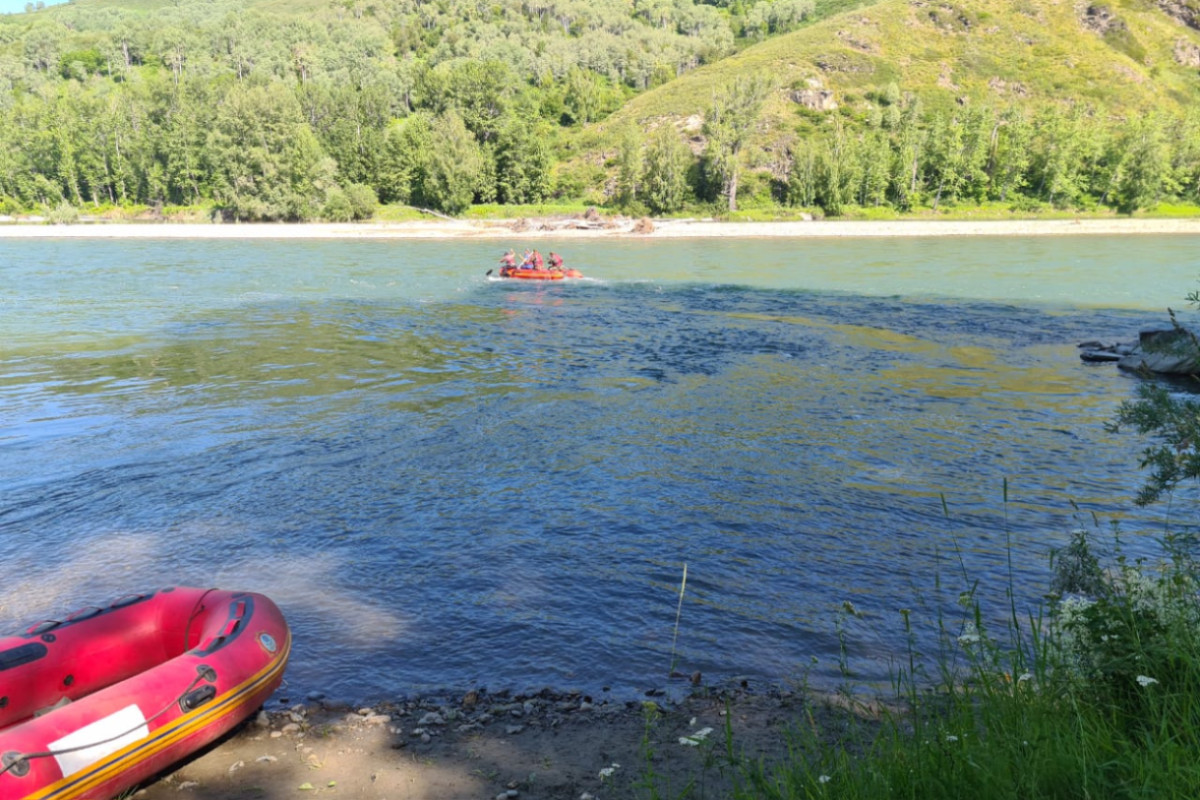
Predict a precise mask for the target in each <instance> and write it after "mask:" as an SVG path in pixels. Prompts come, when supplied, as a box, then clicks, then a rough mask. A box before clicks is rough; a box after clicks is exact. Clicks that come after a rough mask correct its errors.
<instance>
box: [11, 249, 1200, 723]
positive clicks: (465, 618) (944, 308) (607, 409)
mask: <svg viewBox="0 0 1200 800" xmlns="http://www.w3.org/2000/svg"><path fill="white" fill-rule="evenodd" d="M509 244H511V245H512V246H515V247H521V246H523V245H524V244H525V243H523V242H519V241H513V242H511V243H461V242H460V243H443V242H436V243H435V242H411V241H410V242H402V241H397V242H353V241H342V242H294V241H284V240H277V241H240V242H223V241H219V242H212V241H191V242H189V241H128V242H114V241H24V242H22V241H3V242H0V276H2V288H0V531H2V534H3V535H2V536H0V557H2V558H3V562H4V564H5V565H6V567H7V575H8V577H7V579H6V580H5V583H4V586H3V587H0V605H2V606H3V609H2V610H0V617H2V618H3V621H4V623H5V625H6V626H7V627H9V628H15V627H16V626H17V625H18V624H20V623H24V622H31V621H33V620H34V619H37V618H40V617H43V616H55V615H59V614H62V613H63V612H67V611H70V610H71V609H72V608H75V607H79V606H83V605H86V604H89V603H92V602H96V601H99V600H103V599H105V598H106V597H108V596H110V595H112V596H115V595H119V594H123V593H125V592H128V591H135V590H143V589H146V588H150V587H155V586H159V585H169V584H196V585H219V586H222V587H227V588H245V589H253V590H257V591H262V592H264V593H266V594H268V595H270V596H271V597H273V598H274V599H276V600H277V602H279V604H280V605H281V606H282V607H283V609H284V611H285V613H286V614H287V616H288V618H289V620H290V621H291V623H292V625H293V628H294V632H295V639H296V649H295V651H294V656H293V661H292V666H291V667H290V668H289V682H290V684H291V685H292V687H293V690H294V691H296V692H305V691H312V690H321V691H324V692H326V693H327V694H330V695H333V696H340V697H344V698H347V699H370V698H377V697H387V696H395V695H397V694H409V693H413V692H417V691H428V690H432V689H437V688H453V687H463V686H467V685H480V684H482V685H487V686H489V687H491V688H501V687H512V688H525V687H531V686H541V685H554V686H559V687H581V688H587V689H592V690H598V689H600V688H601V687H605V686H607V687H611V690H612V691H613V692H614V693H626V694H629V693H633V692H635V691H640V690H642V689H644V688H647V687H652V686H660V685H663V684H664V683H665V682H666V673H667V671H668V669H669V667H670V665H671V653H672V646H673V638H674V635H675V633H674V625H675V616H676V610H677V608H676V606H677V602H678V597H679V585H680V578H681V575H682V570H683V565H684V564H685V563H686V564H687V575H688V579H687V587H686V591H685V593H684V601H683V604H682V610H681V614H680V623H679V628H678V638H677V641H675V644H674V647H675V649H676V651H677V652H676V659H675V660H676V662H677V663H676V667H677V669H680V670H682V671H686V672H691V671H692V670H697V669H698V670H701V671H702V672H704V673H705V674H706V675H707V676H709V677H710V679H719V678H729V677H732V676H750V677H751V678H752V679H755V680H778V679H785V678H794V677H799V676H803V675H807V676H808V678H809V680H810V681H812V682H815V683H833V682H835V681H836V680H838V675H839V669H838V661H839V657H840V648H839V642H838V627H839V625H841V627H842V629H843V630H844V631H845V633H846V646H847V648H848V656H849V658H850V659H851V662H852V664H851V665H852V667H853V668H854V669H855V671H856V673H857V675H858V677H859V678H861V679H863V680H879V679H881V678H885V677H886V675H887V670H888V659H889V658H890V657H895V656H897V655H900V654H901V653H902V648H903V638H902V636H901V634H900V631H899V615H898V609H900V608H902V607H903V608H914V609H926V610H927V611H928V612H929V613H936V610H937V609H938V608H949V609H950V610H953V602H952V599H953V598H954V597H956V596H957V594H958V592H959V591H961V590H962V589H965V588H966V587H967V586H968V584H969V582H974V581H979V585H980V587H981V588H980V593H981V595H982V596H983V597H984V599H985V600H987V601H989V602H994V603H995V604H998V605H1003V604H1005V603H1006V602H1007V601H1005V600H1004V590H1005V587H1006V586H1007V585H1008V581H1009V569H1010V567H1009V556H1010V554H1011V556H1012V582H1013V586H1014V588H1015V589H1016V594H1017V598H1018V601H1019V603H1020V604H1021V605H1022V606H1023V607H1032V604H1034V603H1036V602H1037V599H1038V598H1039V597H1040V595H1041V594H1042V593H1043V592H1044V591H1045V589H1046V581H1047V562H1046V555H1047V553H1048V551H1049V549H1050V548H1051V547H1053V546H1056V545H1058V544H1061V543H1062V542H1063V541H1064V540H1065V537H1066V535H1067V534H1068V532H1069V531H1070V529H1071V528H1072V527H1073V526H1075V525H1076V524H1077V519H1076V517H1077V516H1079V515H1082V516H1083V517H1084V518H1085V519H1086V521H1087V522H1088V524H1091V517H1090V513H1089V512H1093V511H1094V512H1096V513H1097V514H1098V515H1100V517H1101V518H1102V519H1110V518H1121V519H1125V520H1126V524H1127V525H1129V526H1130V527H1131V528H1132V529H1134V530H1150V531H1153V530H1154V529H1155V526H1156V525H1159V524H1160V523H1159V522H1158V521H1157V518H1156V517H1155V516H1154V513H1153V512H1138V513H1137V514H1134V512H1132V511H1131V510H1130V509H1131V504H1130V503H1129V502H1128V499H1129V498H1130V496H1131V495H1132V492H1133V490H1134V488H1135V486H1136V484H1137V481H1138V475H1137V470H1136V455H1135V453H1136V449H1137V448H1138V446H1140V445H1139V443H1138V442H1137V441H1136V440H1133V439H1132V438H1130V437H1126V436H1115V435H1112V434H1108V433H1106V432H1105V431H1104V429H1103V423H1104V422H1105V421H1106V420H1107V419H1109V418H1110V417H1111V415H1112V413H1113V410H1114V409H1115V407H1116V405H1117V404H1118V403H1119V402H1121V401H1122V400H1125V399H1128V398H1129V397H1131V395H1132V391H1133V387H1134V385H1135V380H1134V379H1132V378H1130V377H1128V376H1123V375H1120V374H1118V373H1117V371H1116V370H1115V369H1114V368H1112V367H1111V366H1099V367H1096V366H1086V365H1084V364H1081V363H1080V361H1079V359H1078V352H1077V349H1076V344H1077V342H1079V341H1081V340H1083V339H1088V338H1103V339H1117V338H1132V337H1133V336H1134V335H1135V334H1136V331H1137V329H1138V327H1139V326H1140V325H1142V324H1145V323H1147V322H1155V321H1161V320H1162V319H1164V313H1163V312H1164V310H1165V308H1166V307H1167V306H1168V305H1170V306H1182V305H1184V303H1183V302H1182V297H1183V295H1184V294H1186V292H1187V291H1189V290H1190V289H1192V288H1194V286H1193V284H1194V281H1195V279H1196V277H1197V275H1200V255H1198V254H1200V247H1197V245H1200V242H1198V241H1196V239H1195V238H1194V237H1192V238H1188V237H1126V238H1111V239H1107V238H1086V239H1085V238H1053V239H1050V238H1047V239H966V238H963V239H953V238H951V239H902V240H861V241H835V240H812V241H805V240H794V241H774V240H736V241H731V240H726V241H712V240H708V241H682V242H666V243H660V242H629V241H622V242H617V243H612V242H602V241H589V242H585V243H580V242H559V243H556V245H558V246H561V251H562V252H564V253H565V254H566V255H567V256H568V260H569V262H571V263H572V264H573V265H575V266H579V267H580V268H581V269H583V270H584V271H585V272H586V273H587V274H588V275H589V280H585V281H579V282H571V283H567V284H557V285H531V284H527V283H517V282H512V281H503V282H501V281H492V280H489V279H487V278H486V277H485V276H484V271H485V270H486V269H487V268H488V267H490V266H492V264H493V262H494V261H495V259H496V258H497V257H498V255H499V251H501V250H502V249H504V247H506V246H508V245H509ZM558 246H554V247H550V246H543V247H542V249H543V250H549V249H559V247H558ZM1006 485H1007V497H1008V502H1007V503H1005V502H1004V494H1005V487H1006ZM943 497H944V498H945V506H943V501H942V498H943ZM1072 502H1073V503H1075V504H1077V505H1078V507H1079V509H1080V510H1081V511H1080V512H1076V511H1075V510H1074V509H1073V508H1072V506H1071V503H1072ZM1160 513H1161V512H1160ZM964 571H965V572H966V574H967V577H966V578H964V577H963V573H964ZM938 582H940V588H936V587H935V584H937V583H938ZM847 600H849V601H851V602H852V603H853V604H854V606H855V607H856V608H857V610H858V611H859V612H860V613H861V614H862V618H861V619H858V618H843V619H842V620H841V622H840V623H839V621H838V618H839V609H841V608H842V606H843V602H844V601H847ZM1001 610H1003V609H1001Z"/></svg>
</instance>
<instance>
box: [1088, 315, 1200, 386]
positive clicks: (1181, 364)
mask: <svg viewBox="0 0 1200 800" xmlns="http://www.w3.org/2000/svg"><path fill="white" fill-rule="evenodd" d="M1079 357H1080V358H1081V359H1082V360H1083V361H1086V362H1091V363H1108V362H1112V363H1115V364H1116V365H1117V367H1119V368H1120V369H1123V370H1128V371H1129V372H1152V373H1154V374H1157V375H1176V376H1186V375H1195V374H1197V372H1200V346H1198V345H1197V339H1196V336H1195V334H1193V333H1192V332H1190V331H1188V330H1187V329H1185V328H1182V327H1176V326H1175V325H1173V324H1170V323H1159V324H1156V325H1148V326H1146V327H1144V328H1142V329H1141V330H1140V331H1139V332H1138V339H1137V341H1135V342H1115V343H1111V344H1110V343H1105V342H1100V341H1087V342H1081V343H1080V344H1079Z"/></svg>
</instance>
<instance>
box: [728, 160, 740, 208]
mask: <svg viewBox="0 0 1200 800" xmlns="http://www.w3.org/2000/svg"><path fill="white" fill-rule="evenodd" d="M737 188H738V171H737V170H736V169H735V170H733V172H732V174H730V176H729V188H728V190H727V193H728V195H729V210H730V211H731V212H733V211H737Z"/></svg>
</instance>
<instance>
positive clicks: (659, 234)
mask: <svg viewBox="0 0 1200 800" xmlns="http://www.w3.org/2000/svg"><path fill="white" fill-rule="evenodd" d="M639 230H640V226H639V224H638V222H637V221H636V220H630V219H617V220H611V221H605V222H603V223H593V224H583V223H581V222H580V221H579V220H577V219H535V220H521V221H510V220H489V221H478V220H428V221H425V220H422V221H416V222H372V223H303V224H286V223H273V224H248V223H245V224H186V223H104V222H97V223H80V224H74V225H47V224H36V223H7V224H2V225H0V238H20V239H26V238H28V239H41V238H56V239H57V238H64V239H65V238H112V239H133V238H160V239H512V238H514V237H520V238H521V239H522V240H526V239H538V238H554V239H593V238H605V237H610V238H638V239H671V238H725V237H729V238H733V237H764V238H765V237H770V238H788V237H793V238H802V237H841V236H849V237H863V236H875V237H879V236H882V237H898V236H1078V235H1124V234H1160V235H1161V234H1191V235H1200V219H1082V220H1020V221H1018V220H1002V221H980V222H972V221H966V220H953V221H950V220H946V221H938V220H928V221H927V220H889V221H878V222H859V221H837V220H822V221H810V222H716V221H712V220H656V221H654V222H653V230H652V231H650V232H639Z"/></svg>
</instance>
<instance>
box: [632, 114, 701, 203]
mask: <svg viewBox="0 0 1200 800" xmlns="http://www.w3.org/2000/svg"><path fill="white" fill-rule="evenodd" d="M691 164H692V151H691V150H689V149H688V146H687V145H686V144H684V143H683V142H682V141H680V139H679V134H678V133H676V132H675V130H674V129H673V128H672V127H670V126H669V125H662V126H660V127H659V128H658V130H656V131H655V132H654V133H653V134H652V135H651V137H650V143H649V144H648V145H647V146H646V158H645V171H644V172H643V173H642V183H641V194H640V197H641V199H642V201H643V202H644V203H645V204H646V207H647V208H649V209H650V212H651V213H653V214H669V213H671V212H674V211H678V210H679V209H681V208H683V206H684V204H685V203H686V202H687V196H688V182H687V173H688V168H689V167H690V166H691Z"/></svg>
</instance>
